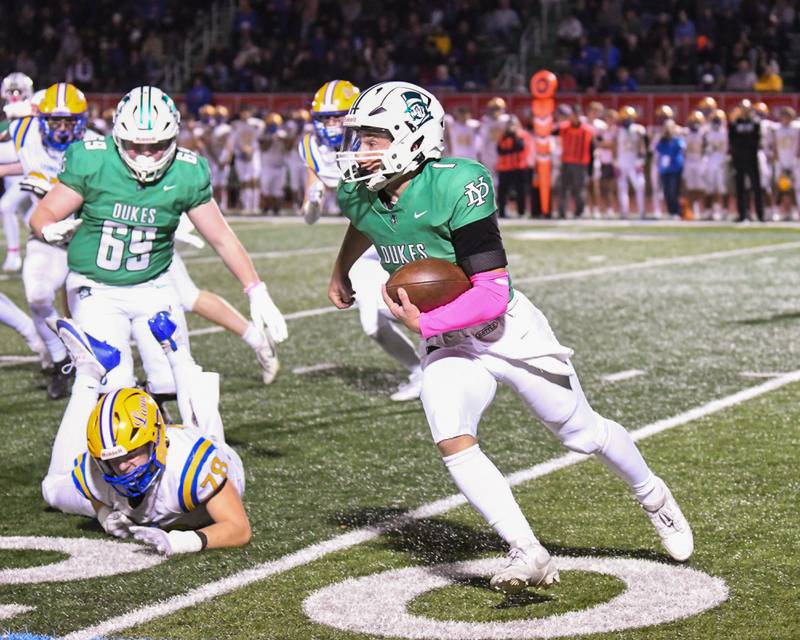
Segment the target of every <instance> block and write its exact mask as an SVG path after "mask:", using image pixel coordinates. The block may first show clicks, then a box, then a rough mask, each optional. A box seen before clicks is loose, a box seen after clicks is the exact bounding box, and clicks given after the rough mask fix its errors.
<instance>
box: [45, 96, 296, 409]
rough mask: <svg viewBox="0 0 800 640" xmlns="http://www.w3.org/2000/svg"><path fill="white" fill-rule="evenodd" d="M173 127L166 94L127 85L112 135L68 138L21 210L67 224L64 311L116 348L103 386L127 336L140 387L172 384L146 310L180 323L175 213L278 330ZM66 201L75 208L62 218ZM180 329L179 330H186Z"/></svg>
mask: <svg viewBox="0 0 800 640" xmlns="http://www.w3.org/2000/svg"><path fill="white" fill-rule="evenodd" d="M179 127H180V118H179V115H178V111H177V109H176V108H175V104H174V103H173V101H172V99H171V98H169V96H167V95H165V94H164V93H163V92H162V91H161V90H160V89H158V88H156V87H150V86H143V87H137V88H135V89H133V90H132V91H131V92H129V93H128V94H127V95H125V96H124V97H123V98H122V100H121V101H120V103H119V105H118V106H117V111H116V115H115V119H114V127H113V136H112V137H105V138H102V139H100V140H92V141H84V142H80V143H77V144H74V145H72V146H70V148H69V149H68V151H67V154H66V156H65V163H64V168H63V170H62V171H61V173H60V174H59V183H58V184H57V185H55V186H54V187H53V188H52V189H51V190H50V192H49V193H48V194H47V195H46V196H45V197H44V199H43V200H42V201H41V202H40V203H39V206H38V207H37V208H36V211H35V212H34V214H33V217H32V218H31V226H32V228H33V229H34V232H35V233H36V235H37V237H39V238H42V239H44V240H46V241H47V242H49V243H57V242H61V241H63V240H64V239H65V238H66V237H68V236H70V235H71V234H73V233H74V237H72V240H71V241H70V243H69V251H68V266H69V275H68V277H67V300H68V304H69V308H70V312H71V314H72V317H73V318H75V320H76V321H77V322H78V323H79V324H80V325H81V326H82V327H83V328H84V329H85V330H86V331H88V332H89V333H91V334H92V335H94V336H95V337H97V338H98V339H100V340H104V341H107V342H109V343H110V344H114V345H115V346H116V347H118V348H119V349H120V351H121V353H122V361H121V363H120V365H119V366H118V367H116V368H115V369H114V370H113V371H112V372H110V373H109V375H108V380H107V387H106V390H113V389H118V388H121V387H131V386H133V384H134V376H133V357H132V353H131V348H130V338H131V336H133V338H134V339H135V340H136V343H137V346H138V348H139V354H140V356H141V359H142V364H143V366H144V370H145V373H146V375H147V381H148V389H149V390H150V392H151V393H153V394H172V393H174V392H175V382H174V380H173V376H172V372H171V371H170V368H169V366H168V363H167V361H166V359H165V357H164V353H163V352H162V350H161V347H160V346H159V345H158V343H157V342H156V341H155V340H154V339H153V337H152V335H150V332H149V331H148V329H147V319H148V318H149V317H150V316H152V315H153V314H154V313H156V312H157V311H161V310H164V309H168V310H170V311H171V312H172V313H173V315H174V317H175V320H176V322H178V324H179V325H180V326H182V327H185V319H184V316H183V312H182V310H181V308H180V305H179V304H178V296H177V294H176V292H175V289H174V286H173V284H172V279H171V277H170V274H169V273H168V271H169V268H170V265H171V263H172V257H173V253H174V235H175V230H176V228H177V226H178V223H179V220H180V218H181V216H182V215H183V214H184V213H186V215H188V217H189V219H190V220H191V221H192V223H193V224H194V225H195V227H196V228H197V230H198V231H199V233H200V235H201V236H203V237H204V238H205V240H206V241H208V243H209V244H210V245H211V247H212V248H214V250H215V251H216V252H217V253H218V254H219V255H220V257H221V258H222V261H223V262H224V263H225V265H226V266H227V267H228V269H229V270H230V271H231V272H232V273H233V274H234V275H235V276H236V278H237V279H238V280H239V281H240V282H241V283H242V285H243V286H244V290H245V293H246V294H247V295H248V297H249V298H250V311H251V317H252V320H253V324H254V325H255V326H256V328H257V329H259V330H260V329H262V328H264V327H265V326H266V327H267V329H268V330H269V331H270V333H271V334H272V337H273V338H274V339H275V341H276V342H280V341H282V340H284V339H285V338H286V336H287V331H286V323H285V320H284V318H283V316H282V315H281V313H280V311H279V310H278V309H277V307H276V306H275V304H274V303H273V302H272V299H271V298H270V296H269V294H268V292H267V289H266V286H265V284H264V283H263V282H262V281H261V280H260V279H259V277H258V274H257V273H256V271H255V268H254V267H253V263H252V261H251V260H250V257H249V256H248V254H247V252H246V251H245V249H244V247H242V245H241V243H240V242H239V239H238V238H237V237H236V235H235V234H234V233H233V231H232V230H231V228H230V227H229V226H228V224H227V223H226V222H225V219H224V218H223V217H222V214H221V213H220V210H219V207H218V206H217V204H216V202H215V201H214V200H213V198H212V197H211V177H210V174H209V171H208V165H207V163H206V161H205V160H204V159H203V158H201V157H199V156H198V155H197V154H195V153H193V152H190V151H186V150H182V149H179V148H178V147H177V143H176V138H177V135H178V130H179ZM76 211H80V218H79V219H78V220H73V219H70V216H71V215H72V214H73V212H76ZM181 334H182V337H181V339H183V340H185V339H186V338H185V334H186V332H185V331H182V332H181ZM187 346H188V343H187Z"/></svg>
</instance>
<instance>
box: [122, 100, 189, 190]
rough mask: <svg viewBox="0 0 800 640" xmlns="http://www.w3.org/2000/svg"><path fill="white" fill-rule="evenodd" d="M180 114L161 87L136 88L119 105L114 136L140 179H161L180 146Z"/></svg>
mask: <svg viewBox="0 0 800 640" xmlns="http://www.w3.org/2000/svg"><path fill="white" fill-rule="evenodd" d="M179 130H180V113H179V112H178V110H177V108H176V107H175V103H174V102H173V101H172V98H170V97H169V96H168V95H166V94H165V93H163V92H162V91H161V90H160V89H158V88H157V87H149V86H145V87H136V88H135V89H133V90H132V91H131V92H130V93H128V94H127V95H126V96H125V97H123V98H122V100H121V101H120V103H119V104H118V105H117V111H116V113H115V115H114V127H113V131H112V135H113V138H114V143H115V145H116V147H117V151H118V153H119V155H120V158H121V159H122V161H123V162H124V163H125V165H126V166H127V167H128V169H129V170H130V172H131V174H133V176H134V178H136V180H138V181H139V182H144V183H150V182H156V181H158V180H159V179H160V178H161V176H163V175H164V174H165V173H166V172H167V170H168V169H169V168H170V166H171V165H172V161H173V159H174V158H175V154H176V152H177V149H178V132H179Z"/></svg>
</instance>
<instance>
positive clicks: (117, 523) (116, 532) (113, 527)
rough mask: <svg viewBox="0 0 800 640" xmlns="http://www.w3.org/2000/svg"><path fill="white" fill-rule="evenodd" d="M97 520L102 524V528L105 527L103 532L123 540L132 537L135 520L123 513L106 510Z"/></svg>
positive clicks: (99, 514) (98, 515)
mask: <svg viewBox="0 0 800 640" xmlns="http://www.w3.org/2000/svg"><path fill="white" fill-rule="evenodd" d="M97 520H98V521H99V522H100V526H101V527H103V531H105V532H106V533H107V534H109V535H112V536H114V537H115V538H122V539H125V538H130V537H131V527H132V526H133V520H131V519H130V518H129V517H128V516H126V515H125V514H124V513H122V511H111V510H110V509H108V508H105V511H101V512H100V513H98V514H97Z"/></svg>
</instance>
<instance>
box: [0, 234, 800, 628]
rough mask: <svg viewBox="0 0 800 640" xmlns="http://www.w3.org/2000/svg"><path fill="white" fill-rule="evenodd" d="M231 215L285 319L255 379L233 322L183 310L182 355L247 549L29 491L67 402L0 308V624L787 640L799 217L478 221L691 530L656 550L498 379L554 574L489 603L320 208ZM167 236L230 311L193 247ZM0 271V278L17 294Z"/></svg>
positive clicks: (470, 527) (512, 451)
mask: <svg viewBox="0 0 800 640" xmlns="http://www.w3.org/2000/svg"><path fill="white" fill-rule="evenodd" d="M233 226H234V228H235V229H236V230H237V232H238V233H239V235H240V237H241V238H242V240H243V242H244V244H245V245H246V246H247V247H248V249H249V250H250V251H251V252H252V253H253V255H254V258H255V262H256V266H257V268H258V269H259V271H260V273H261V274H262V275H263V277H264V279H265V280H266V281H267V283H268V286H269V288H270V291H271V294H272V296H273V298H274V299H275V301H276V303H277V304H278V305H279V307H280V308H281V310H282V311H283V312H284V313H285V314H286V315H287V318H288V320H289V332H290V337H289V340H288V341H287V342H285V343H284V344H282V345H281V346H280V358H281V372H280V374H279V377H278V379H277V380H276V382H275V383H274V384H273V385H271V386H269V387H265V386H264V385H263V384H261V380H260V371H259V369H258V367H257V364H256V362H255V358H254V356H253V354H252V352H251V351H250V350H249V349H248V348H247V347H246V346H245V345H244V343H243V342H242V341H241V340H240V339H238V338H237V337H235V336H232V335H230V334H225V333H223V332H221V331H217V330H216V328H214V327H209V325H208V324H207V323H205V322H204V321H202V320H200V319H198V318H196V317H193V316H190V317H189V323H190V327H191V329H192V331H193V333H194V332H196V333H194V335H193V337H192V349H193V353H194V355H195V359H196V360H197V361H198V362H199V363H200V364H201V365H202V366H203V367H204V368H206V369H209V370H215V371H218V372H219V373H220V374H221V380H222V399H221V408H220V409H221V413H222V417H223V419H224V421H225V426H226V436H227V439H228V442H229V443H230V444H231V445H232V446H233V447H234V448H235V449H236V450H237V452H238V453H239V454H240V455H241V457H242V460H243V462H244V465H245V469H246V475H247V490H246V494H245V504H246V507H247V509H248V512H249V515H250V520H251V523H252V526H253V540H252V543H251V544H250V545H249V546H248V547H246V548H244V549H241V550H230V551H212V552H204V553H201V554H196V555H187V556H178V557H173V558H169V559H165V560H163V561H161V559H160V558H154V557H153V556H152V555H151V554H149V553H147V552H146V551H145V550H143V549H141V548H139V547H138V545H136V544H134V543H129V542H122V541H116V540H114V539H111V538H109V537H108V536H106V535H105V534H104V533H103V532H102V530H101V529H100V528H99V527H98V526H97V525H96V524H95V523H93V522H90V521H89V520H87V519H84V518H80V517H77V516H66V515H63V514H60V513H57V512H55V511H52V510H49V509H47V508H46V507H45V504H44V502H43V501H42V498H41V494H40V489H39V483H40V481H41V478H42V477H43V476H44V474H45V472H46V469H47V464H48V459H49V453H50V446H51V443H52V440H53V437H54V435H55V432H56V429H57V426H58V423H59V420H60V417H61V415H62V413H63V410H64V407H65V406H66V401H55V402H54V401H49V400H47V399H46V394H45V392H44V390H43V384H44V379H43V377H42V375H41V373H40V372H39V368H38V365H37V364H36V363H33V362H30V361H29V360H27V359H25V358H22V359H20V358H19V357H16V358H15V357H14V356H27V355H29V354H28V352H27V351H26V347H25V344H24V342H23V341H22V340H21V339H20V338H19V337H18V336H17V335H16V334H14V333H13V332H12V331H11V330H10V329H8V328H6V327H4V326H2V327H0V379H2V386H1V387H0V416H2V417H1V418H0V434H2V442H3V445H2V448H1V449H0V505H2V517H0V638H32V637H35V636H45V637H67V638H70V639H78V638H92V637H104V638H181V639H185V640H196V639H209V640H210V639H212V638H220V639H222V638H237V639H250V638H253V639H255V638H259V639H261V638H265V639H266V638H269V639H272V638H274V639H298V640H305V639H308V638H314V639H320V640H323V639H325V640H327V639H331V640H332V639H339V638H341V639H343V640H355V639H365V638H379V637H391V638H443V639H450V638H470V639H472V638H474V639H478V638H537V637H575V636H579V635H580V636H581V637H583V638H592V639H594V638H597V639H601V638H602V639H607V638H615V639H618V638H624V639H626V640H627V639H631V640H634V639H635V640H639V639H644V638H647V639H663V640H668V639H669V640H672V639H675V638H680V639H697V640H706V639H709V638H726V639H727V638H747V639H764V640H766V639H770V640H773V639H777V638H786V639H789V638H800V609H799V608H798V592H799V591H798V590H799V589H800V533H798V531H800V527H798V515H797V514H798V506H800V480H798V478H799V477H800V475H798V460H800V427H799V426H798V425H800V403H798V402H797V399H798V392H800V382H799V381H800V339H798V336H799V335H800V296H798V292H800V228H791V227H781V226H770V225H765V226H752V225H751V226H746V227H736V226H732V225H724V224H719V225H708V226H699V225H698V226H695V225H693V224H691V223H678V224H661V225H659V224H655V223H652V224H642V225H639V224H624V223H618V224H612V223H606V224H600V223H597V224H592V223H584V224H574V223H565V224H559V225H555V224H520V223H516V224H514V223H512V224H509V225H507V226H504V227H503V234H504V238H505V243H506V250H507V252H508V254H509V257H510V265H511V270H512V274H513V278H514V283H515V285H516V287H517V288H518V289H519V290H521V291H523V292H525V293H526V294H527V295H528V296H529V297H530V298H531V300H532V301H533V302H534V304H536V305H537V306H538V307H539V308H540V309H541V310H542V311H543V312H544V313H545V314H546V315H547V316H548V318H549V320H550V323H551V325H552V326H553V328H554V330H555V332H556V334H557V335H558V336H559V338H560V341H561V342H562V343H563V344H565V345H568V346H571V347H572V348H573V349H575V352H576V353H575V357H574V363H575V364H576V367H577V369H578V372H579V374H580V376H581V379H582V384H583V387H584V389H585V391H586V394H587V396H588V397H589V399H590V401H591V402H592V404H593V405H594V407H595V408H596V409H597V410H598V411H600V412H601V413H602V414H604V415H606V416H607V417H609V418H613V419H615V420H617V421H618V422H620V423H621V424H623V425H625V426H626V427H627V428H628V429H629V430H630V431H632V432H635V435H636V437H637V438H639V443H640V446H641V448H642V451H643V453H644V455H645V457H646V459H647V460H648V462H649V463H650V465H651V466H652V467H653V469H654V470H655V471H656V472H657V473H658V474H659V475H661V476H662V477H664V478H665V480H666V481H667V482H668V483H669V484H670V486H671V488H672V490H673V493H674V494H675V496H676V498H677V499H678V501H679V502H680V504H681V506H682V508H683V511H684V513H685V514H686V516H687V517H688V519H689V521H690V522H691V524H692V527H693V530H694V535H695V555H694V556H693V557H692V558H691V560H690V561H689V562H688V563H687V566H685V567H682V566H679V565H676V564H674V563H672V562H670V561H669V560H668V558H667V556H666V555H665V554H664V553H663V551H662V550H661V548H660V546H659V543H658V540H657V538H656V535H655V532H654V530H653V529H652V528H651V526H650V524H649V522H648V520H647V519H646V517H645V516H644V514H643V513H642V512H641V509H640V508H639V507H638V506H637V504H636V502H635V500H634V499H633V498H632V497H631V496H630V495H629V494H628V492H627V490H626V488H625V487H624V485H623V484H622V483H621V482H620V481H619V480H617V479H616V478H615V477H613V476H612V475H611V474H610V473H609V472H608V471H607V470H606V469H605V468H604V467H603V466H602V465H600V464H598V463H597V462H596V461H594V460H592V459H583V458H580V457H578V456H576V455H572V454H569V452H567V451H566V450H565V449H563V448H562V447H561V445H560V444H559V443H558V442H557V441H556V439H555V438H554V437H553V436H552V435H550V433H549V432H548V431H547V430H546V429H545V428H544V427H542V426H541V425H539V424H537V423H536V422H535V421H534V420H533V419H532V418H531V417H530V415H529V414H528V413H527V411H526V409H525V408H524V406H523V405H522V403H521V402H520V401H519V400H518V399H517V398H516V397H515V396H514V395H513V393H511V392H510V390H508V389H503V388H501V389H500V390H499V391H498V394H497V397H496V399H495V402H494V404H493V405H492V406H491V408H490V410H489V411H488V412H487V414H486V416H485V418H484V420H483V422H482V424H481V429H480V437H481V445H482V448H483V450H484V451H485V452H486V453H487V454H488V455H489V456H490V457H491V458H492V459H493V460H494V461H495V463H496V464H497V465H498V467H499V468H500V469H501V470H502V471H503V472H504V473H507V474H508V475H509V476H510V478H511V481H512V483H513V484H514V491H515V495H516V496H517V498H518V500H519V502H520V504H521V505H522V507H523V511H524V512H525V513H526V515H527V516H528V517H529V519H530V520H531V522H532V524H533V528H534V531H535V532H536V533H537V535H538V536H539V538H540V539H541V540H542V542H543V543H544V544H545V545H546V546H547V547H548V549H549V550H550V551H551V553H553V554H554V555H557V556H558V557H559V563H560V564H561V567H562V569H561V584H560V585H559V586H558V587H556V588H554V589H551V590H548V591H535V590H530V591H529V592H527V593H525V594H523V595H521V596H516V597H514V598H511V599H506V598H504V597H503V596H501V595H500V594H498V593H495V592H493V591H491V590H489V588H488V575H489V570H490V567H491V566H492V562H493V560H492V559H497V558H499V557H500V555H501V554H502V553H503V545H502V543H501V541H500V539H499V538H498V537H497V536H496V535H495V534H494V533H493V531H492V530H491V529H490V528H489V527H488V526H487V525H486V524H485V523H484V522H483V521H482V520H481V519H480V517H479V516H477V515H476V514H475V513H474V512H473V511H472V510H471V509H470V508H469V507H468V506H465V505H464V504H463V501H461V500H460V499H459V498H458V497H457V496H456V495H455V494H456V489H455V487H454V485H453V484H452V482H451V480H450V478H449V475H448V474H447V473H446V471H445V469H444V466H443V465H442V463H441V462H440V460H439V457H438V455H437V451H436V449H435V447H434V446H433V444H432V442H431V439H430V434H429V430H428V426H427V423H426V421H425V416H424V413H423V411H422V407H421V405H420V403H419V402H408V403H400V404H398V403H393V402H391V401H390V400H389V399H388V396H389V394H390V393H391V392H392V391H393V390H394V389H395V388H396V387H397V385H398V384H400V383H401V382H402V381H403V380H404V378H405V374H404V372H403V371H401V370H400V369H399V368H398V366H396V365H395V364H394V363H393V361H392V360H390V359H389V358H388V357H387V356H385V355H384V354H383V352H382V351H381V350H380V349H379V348H378V347H377V346H376V345H375V344H373V343H372V342H371V341H370V340H369V339H368V338H366V337H365V336H363V334H362V333H361V330H360V325H359V323H358V318H357V314H356V313H354V312H352V311H343V312H337V311H332V309H331V307H330V306H329V305H328V303H327V299H326V290H327V281H328V275H329V273H330V267H331V264H332V261H333V259H334V257H335V255H336V250H337V248H338V243H339V241H340V239H341V236H342V234H343V231H344V227H343V225H341V224H336V223H334V224H321V225H318V226H316V227H306V226H305V225H302V224H297V223H294V222H289V221H283V222H277V223H276V222H265V221H258V220H242V221H236V222H234V223H233ZM184 255H185V257H186V262H187V266H188V268H189V270H190V272H191V274H192V276H193V277H194V279H195V281H196V282H197V283H198V284H199V285H200V286H201V287H203V288H206V289H210V290H213V291H216V292H218V293H221V294H223V295H224V296H226V297H227V298H228V299H229V300H230V301H232V302H233V303H234V304H235V305H236V306H238V307H239V308H240V309H241V310H242V311H246V300H245V297H244V295H243V294H242V292H241V289H240V287H239V286H238V283H237V282H236V281H235V280H234V278H233V277H232V276H231V275H230V274H228V273H227V271H226V270H225V269H224V267H223V266H222V265H221V263H220V262H219V261H218V260H217V259H215V258H214V257H213V256H212V254H211V252H210V250H208V249H205V250H203V251H195V250H192V251H187V252H186V253H185V254H184ZM21 288H22V285H21V282H20V280H19V279H18V278H17V277H10V278H9V277H6V278H2V279H0V291H1V292H3V293H5V294H7V295H9V296H10V297H11V298H13V299H14V300H15V301H16V302H17V303H19V304H22V303H23V302H24V298H23V295H22V291H21ZM20 360H21V361H20ZM104 542H105V543H107V544H105V545H103V544H102V543H104ZM70 558H71V559H70ZM454 563H455V564H454ZM146 565H150V566H146Z"/></svg>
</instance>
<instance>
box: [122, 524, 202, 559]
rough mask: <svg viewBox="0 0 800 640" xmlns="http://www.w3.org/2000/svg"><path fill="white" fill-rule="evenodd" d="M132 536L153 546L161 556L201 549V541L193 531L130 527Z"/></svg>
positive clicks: (194, 551)
mask: <svg viewBox="0 0 800 640" xmlns="http://www.w3.org/2000/svg"><path fill="white" fill-rule="evenodd" d="M131 533H132V534H133V537H134V538H136V539H137V540H138V541H139V542H144V543H145V544H146V545H149V546H151V547H153V549H155V550H156V551H157V552H158V553H160V554H161V555H162V556H174V555H176V554H178V553H196V552H197V551H200V550H202V548H203V542H202V540H201V539H200V536H199V535H197V533H195V532H194V531H169V532H167V531H164V530H163V529H158V528H157V527H131Z"/></svg>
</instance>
